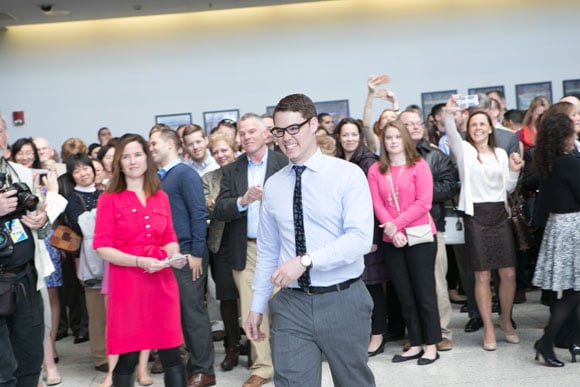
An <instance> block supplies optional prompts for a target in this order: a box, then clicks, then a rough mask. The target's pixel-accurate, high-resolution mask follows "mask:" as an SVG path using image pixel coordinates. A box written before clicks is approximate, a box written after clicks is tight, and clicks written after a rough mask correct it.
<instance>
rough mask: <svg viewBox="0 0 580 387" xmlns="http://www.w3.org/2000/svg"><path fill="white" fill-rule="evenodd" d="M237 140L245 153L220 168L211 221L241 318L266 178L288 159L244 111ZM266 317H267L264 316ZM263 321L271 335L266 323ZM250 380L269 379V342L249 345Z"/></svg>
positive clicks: (249, 290)
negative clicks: (223, 248) (218, 229)
mask: <svg viewBox="0 0 580 387" xmlns="http://www.w3.org/2000/svg"><path fill="white" fill-rule="evenodd" d="M238 133H239V136H240V141H241V143H242V145H243V147H244V149H245V151H246V153H244V154H242V155H241V156H240V157H238V159H237V160H236V161H235V162H233V163H231V164H229V165H227V166H225V167H224V168H223V177H222V181H221V188H220V193H219V195H218V197H217V200H216V206H215V211H214V217H215V219H216V220H221V221H225V222H226V225H225V228H224V234H223V238H227V241H226V243H227V244H228V246H229V252H230V257H229V261H230V264H231V266H232V270H233V275H234V280H235V282H236V286H237V287H238V291H239V293H240V305H241V314H240V315H241V316H244V318H245V317H246V316H247V315H248V313H249V311H250V304H251V300H252V282H253V279H254V271H255V269H256V237H257V231H258V218H259V211H260V204H261V200H262V189H263V187H264V183H265V182H266V180H267V179H268V178H269V177H270V176H272V175H273V174H274V173H275V172H277V171H278V170H279V169H281V168H283V167H284V166H285V165H287V164H288V159H287V158H286V156H284V155H283V154H281V153H279V152H274V151H271V150H269V149H268V147H267V146H266V126H265V125H264V122H263V121H262V119H261V118H260V116H258V115H256V114H253V113H247V114H244V115H243V116H242V117H241V118H240V120H239V122H238ZM265 316H267V313H266V314H265ZM264 320H266V325H264V323H262V327H263V328H264V332H266V333H267V334H268V333H269V322H268V321H267V318H265V319H264ZM251 345H252V351H251V354H252V363H253V364H252V367H251V368H250V373H251V375H250V378H249V379H248V380H247V381H246V383H245V384H244V386H246V387H252V386H260V385H262V384H264V383H266V382H267V381H268V380H269V379H270V378H271V377H272V375H273V367H272V357H271V353H270V344H269V341H268V340H264V341H262V342H252V343H251Z"/></svg>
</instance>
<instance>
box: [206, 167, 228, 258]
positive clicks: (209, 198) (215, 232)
mask: <svg viewBox="0 0 580 387" xmlns="http://www.w3.org/2000/svg"><path fill="white" fill-rule="evenodd" d="M201 181H202V185H203V194H204V195H205V206H206V207H207V211H208V213H209V219H210V223H209V227H208V229H207V248H208V249H209V251H211V252H212V253H214V254H215V253H217V252H218V250H219V249H220V245H221V242H222V236H223V234H224V227H225V224H226V222H222V221H219V220H215V219H214V216H213V210H214V208H215V200H216V198H217V196H218V194H219V193H220V184H221V181H222V169H221V168H220V169H216V170H215V171H211V172H208V173H206V174H205V175H203V176H202V178H201Z"/></svg>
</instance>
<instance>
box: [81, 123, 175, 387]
mask: <svg viewBox="0 0 580 387" xmlns="http://www.w3.org/2000/svg"><path fill="white" fill-rule="evenodd" d="M93 246H94V248H95V249H96V251H97V253H98V254H99V256H100V257H101V258H103V259H104V260H107V261H109V262H110V273H109V275H110V277H109V281H110V283H109V296H108V299H107V353H108V354H119V355H120V356H119V362H118V363H117V366H116V367H115V369H114V371H113V385H114V386H117V387H124V386H133V383H134V380H135V376H134V371H135V366H136V365H137V362H138V359H139V351H140V350H144V349H151V348H158V349H159V356H160V358H161V362H162V364H163V368H164V371H165V376H164V378H165V385H166V386H175V387H177V386H185V385H186V382H185V371H184V369H183V367H182V365H181V361H180V357H179V345H181V344H182V343H183V337H182V330H181V320H180V309H179V290H178V287H177V282H176V280H175V275H174V274H173V271H172V270H168V269H169V268H170V267H171V266H173V267H182V266H183V265H184V264H185V263H186V260H185V258H184V257H179V245H178V244H177V238H176V236H175V231H174V230H173V222H172V218H171V210H170V208H169V200H168V198H167V195H166V194H165V193H164V192H163V191H161V189H160V181H159V178H158V177H157V173H156V168H155V165H154V164H153V160H152V159H151V157H150V155H149V149H148V146H147V142H146V141H145V140H144V139H143V137H141V136H139V135H134V134H128V135H125V136H123V137H122V138H121V140H120V141H119V143H118V144H117V148H116V152H115V158H114V161H113V176H112V178H111V182H110V184H109V186H108V188H107V190H106V192H105V193H103V194H102V195H101V196H100V198H99V201H98V205H97V219H96V225H95V235H94V241H93ZM168 257H173V258H175V259H172V260H171V263H169V262H168V261H165V259H166V258H168Z"/></svg>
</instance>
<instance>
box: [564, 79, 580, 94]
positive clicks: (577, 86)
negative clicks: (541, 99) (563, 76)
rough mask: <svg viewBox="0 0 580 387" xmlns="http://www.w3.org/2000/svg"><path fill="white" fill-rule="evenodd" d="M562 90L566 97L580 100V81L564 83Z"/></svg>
mask: <svg viewBox="0 0 580 387" xmlns="http://www.w3.org/2000/svg"><path fill="white" fill-rule="evenodd" d="M562 90H563V91H564V97H565V96H567V95H573V96H574V97H576V98H580V79H569V80H567V81H562Z"/></svg>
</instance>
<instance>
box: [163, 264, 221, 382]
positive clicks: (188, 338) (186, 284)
mask: <svg viewBox="0 0 580 387" xmlns="http://www.w3.org/2000/svg"><path fill="white" fill-rule="evenodd" d="M207 269H208V265H207V260H205V259H204V265H203V275H202V276H201V277H200V278H199V279H197V280H195V281H193V280H192V278H191V276H192V274H191V269H190V268H189V265H187V264H186V265H185V266H184V267H183V268H181V269H173V272H174V273H175V278H176V279H177V284H178V286H179V298H180V304H181V327H182V329H183V338H184V340H185V345H186V347H187V350H188V351H189V353H190V357H189V362H188V363H187V369H188V371H189V372H191V373H199V372H201V373H204V374H208V375H212V374H213V373H214V369H213V363H214V356H215V355H214V348H213V336H212V333H211V324H210V322H209V315H208V312H207V305H206V302H205V289H206V286H205V284H206V281H207Z"/></svg>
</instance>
